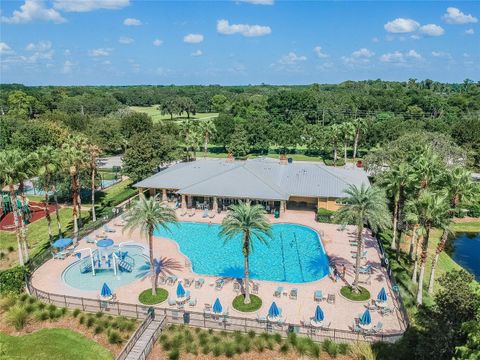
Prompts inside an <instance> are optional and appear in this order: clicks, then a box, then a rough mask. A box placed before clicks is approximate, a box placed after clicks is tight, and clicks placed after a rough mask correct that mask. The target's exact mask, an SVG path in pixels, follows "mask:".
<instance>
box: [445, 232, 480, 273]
mask: <svg viewBox="0 0 480 360" xmlns="http://www.w3.org/2000/svg"><path fill="white" fill-rule="evenodd" d="M449 252H450V255H451V256H452V258H453V260H455V261H456V262H457V263H458V264H460V265H461V266H462V267H463V268H464V269H465V270H468V271H469V272H471V273H472V274H473V275H474V276H475V278H476V279H477V281H480V233H457V234H456V238H455V239H454V240H453V241H452V248H451V249H450V251H449Z"/></svg>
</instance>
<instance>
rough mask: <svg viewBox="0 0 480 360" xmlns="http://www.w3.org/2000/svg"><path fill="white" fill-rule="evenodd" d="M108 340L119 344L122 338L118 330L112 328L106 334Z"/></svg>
mask: <svg viewBox="0 0 480 360" xmlns="http://www.w3.org/2000/svg"><path fill="white" fill-rule="evenodd" d="M108 342H109V343H110V344H121V343H122V342H123V339H122V337H121V336H120V334H119V333H118V332H116V331H115V330H112V331H110V333H109V334H108Z"/></svg>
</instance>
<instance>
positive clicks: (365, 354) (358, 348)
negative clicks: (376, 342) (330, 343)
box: [348, 341, 376, 360]
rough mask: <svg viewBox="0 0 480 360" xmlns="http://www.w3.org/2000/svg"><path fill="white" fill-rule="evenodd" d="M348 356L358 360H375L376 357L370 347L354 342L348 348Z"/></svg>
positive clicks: (363, 343)
mask: <svg viewBox="0 0 480 360" xmlns="http://www.w3.org/2000/svg"><path fill="white" fill-rule="evenodd" d="M348 348H349V349H348V355H350V356H351V357H352V358H354V359H356V360H357V359H358V360H375V359H376V355H375V353H374V352H373V349H372V347H371V346H370V345H369V344H367V343H365V342H360V341H358V342H355V343H353V344H351V345H349V347H348Z"/></svg>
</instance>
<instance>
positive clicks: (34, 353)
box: [0, 329, 113, 360]
mask: <svg viewBox="0 0 480 360" xmlns="http://www.w3.org/2000/svg"><path fill="white" fill-rule="evenodd" d="M0 358H2V359H5V360H10V359H11V360H13V359H18V360H20V359H25V360H31V359H35V360H55V359H58V360H70V359H72V360H73V359H75V360H91V359H96V360H104V359H105V360H107V359H108V360H111V359H113V356H112V354H111V353H110V352H109V351H108V350H107V349H105V348H103V347H101V346H100V345H99V344H97V343H96V342H95V341H92V340H90V339H88V338H86V337H85V336H83V335H81V334H79V333H76V332H74V331H72V330H68V329H42V330H39V331H36V332H34V333H32V334H28V335H23V336H8V335H5V334H2V333H0Z"/></svg>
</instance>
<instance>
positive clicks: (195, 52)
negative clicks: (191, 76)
mask: <svg viewBox="0 0 480 360" xmlns="http://www.w3.org/2000/svg"><path fill="white" fill-rule="evenodd" d="M190 55H192V56H202V55H203V52H202V50H197V51H194V52H193V53H191V54H190Z"/></svg>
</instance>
